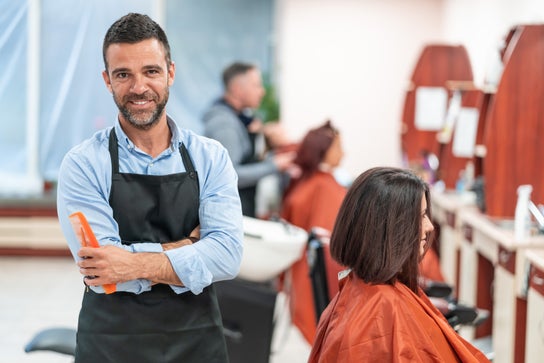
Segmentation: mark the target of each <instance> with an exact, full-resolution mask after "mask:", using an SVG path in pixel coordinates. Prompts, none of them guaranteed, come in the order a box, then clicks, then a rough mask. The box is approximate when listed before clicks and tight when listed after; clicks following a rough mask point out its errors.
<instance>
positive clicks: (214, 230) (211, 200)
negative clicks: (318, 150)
mask: <svg viewBox="0 0 544 363" xmlns="http://www.w3.org/2000/svg"><path fill="white" fill-rule="evenodd" d="M168 125H169V127H170V130H171V131H172V142H171V144H170V147H169V148H168V149H167V150H164V151H163V152H162V153H161V154H160V155H159V156H157V157H155V158H152V157H151V156H150V155H148V154H146V153H144V152H143V151H142V150H140V149H138V148H137V147H136V146H135V145H134V143H132V141H130V139H129V138H128V137H127V135H126V134H125V133H124V132H123V130H122V128H121V126H120V125H119V123H118V122H116V124H115V126H114V127H115V132H116V134H117V136H118V140H119V172H121V173H134V174H146V175H165V174H173V173H180V172H184V171H185V167H184V165H183V162H182V159H181V156H180V152H179V148H180V146H181V143H182V142H183V143H184V144H185V147H186V148H187V150H188V152H189V155H190V157H191V159H192V161H193V164H194V167H195V170H196V172H197V173H198V181H199V185H200V209H199V218H200V237H201V239H200V240H199V241H198V243H195V244H192V245H187V246H184V247H180V248H176V249H172V250H169V251H165V252H164V253H165V254H166V255H167V256H168V258H169V260H170V262H171V264H172V267H173V268H174V271H175V273H176V274H177V275H178V277H179V278H180V280H181V281H182V282H183V284H184V285H185V287H180V286H172V289H173V290H174V291H175V292H177V293H182V292H186V291H188V290H191V291H192V292H193V293H195V294H199V293H200V292H202V290H203V289H204V288H205V287H206V286H208V285H210V284H211V283H212V282H214V281H219V280H225V279H230V278H233V277H235V276H236V274H237V273H238V270H239V266H240V261H241V258H242V238H243V230H242V211H241V207H240V198H239V196H238V187H237V180H238V178H237V175H236V172H235V171H234V168H233V166H232V163H231V161H230V159H229V157H228V153H227V152H226V150H225V149H224V148H223V147H222V146H221V145H220V144H219V143H218V142H216V141H214V140H211V139H208V138H205V137H202V136H199V135H196V134H195V133H193V132H191V131H189V130H185V129H180V128H178V127H177V126H176V124H175V123H174V122H173V121H172V120H171V119H170V118H168ZM110 130H111V128H108V129H104V130H101V131H98V132H97V133H95V134H94V135H93V136H92V137H91V138H90V139H88V140H86V141H84V142H82V143H81V144H80V145H78V146H76V147H74V148H73V149H72V150H70V151H69V152H68V153H67V154H66V156H65V157H64V160H63V162H62V164H61V167H60V171H59V178H58V190H57V212H58V216H59V221H60V225H61V228H62V230H63V233H64V236H65V237H66V240H67V242H68V245H69V247H70V251H71V252H72V254H73V256H74V258H75V259H76V261H77V260H79V257H78V256H77V252H78V251H79V249H80V244H79V242H78V240H77V238H76V236H75V233H74V232H73V230H72V227H71V224H70V220H69V218H68V216H69V215H70V214H72V213H74V212H77V211H79V212H82V213H83V214H85V216H86V217H87V220H88V221H89V224H90V225H91V228H92V229H93V231H94V233H95V235H96V237H97V239H98V242H99V243H100V245H114V246H118V247H122V248H124V249H126V250H128V251H131V252H163V251H162V247H161V245H160V244H159V243H152V242H149V243H146V242H144V243H135V244H132V245H130V246H126V245H123V244H122V243H121V239H120V237H119V227H118V225H117V222H116V221H115V219H114V218H113V211H112V208H111V206H110V205H109V202H108V200H109V195H110V190H111V173H112V170H111V168H112V167H111V159H110V153H109V151H108V140H109V134H110ZM134 198H138V196H134ZM126 213H130V208H127V210H126ZM91 288H92V289H93V290H94V291H96V292H103V289H102V288H101V287H91ZM150 289H151V281H149V280H145V279H138V280H133V281H127V282H124V283H119V284H117V291H127V292H133V293H136V294H139V293H142V292H144V291H148V290H150Z"/></svg>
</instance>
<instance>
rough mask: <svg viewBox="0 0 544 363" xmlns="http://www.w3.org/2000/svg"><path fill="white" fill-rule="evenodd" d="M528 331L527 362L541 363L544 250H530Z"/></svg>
mask: <svg viewBox="0 0 544 363" xmlns="http://www.w3.org/2000/svg"><path fill="white" fill-rule="evenodd" d="M526 257H527V259H528V262H529V263H530V268H529V271H528V272H529V275H528V281H527V282H528V285H529V290H528V292H527V329H526V336H525V362H527V363H529V362H541V361H542V357H544V250H529V251H527V253H526Z"/></svg>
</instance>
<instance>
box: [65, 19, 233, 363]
mask: <svg viewBox="0 0 544 363" xmlns="http://www.w3.org/2000/svg"><path fill="white" fill-rule="evenodd" d="M103 57H104V64H105V70H104V71H103V73H102V76H103V78H104V82H105V84H106V87H107V88H108V89H109V91H110V92H111V93H112V95H113V99H114V101H115V104H116V105H117V107H118V108H119V114H118V117H117V121H116V123H115V125H114V126H113V127H110V128H107V129H104V130H101V131H99V132H97V133H96V134H95V135H94V136H92V137H91V138H90V139H88V140H86V141H84V142H83V143H81V144H80V145H78V146H76V147H75V148H73V149H72V150H71V151H69V152H68V153H67V155H66V156H65V158H64V160H63V162H62V165H61V168H60V173H59V180H58V200H57V206H58V207H57V208H58V216H59V220H60V223H61V226H62V229H63V232H64V235H65V237H66V239H67V241H68V244H69V247H70V250H71V251H72V254H73V255H74V258H75V260H76V262H77V265H78V266H79V271H80V273H81V274H82V275H83V276H84V283H85V285H87V288H86V289H85V293H84V296H83V302H82V307H81V311H80V315H79V322H78V335H77V348H76V362H79V363H80V362H116V363H118V362H206V363H208V362H221V363H223V362H226V361H228V359H227V353H226V345H225V341H224V337H223V330H222V323H221V316H220V313H219V308H218V304H217V298H216V295H215V290H214V287H213V284H212V283H213V282H215V281H219V280H225V279H232V278H234V276H236V274H237V273H238V270H239V265H240V261H241V255H242V213H241V206H240V200H239V197H238V192H237V175H236V172H235V171H234V168H233V166H232V164H231V161H230V159H229V157H228V154H227V152H226V150H225V149H224V148H223V147H222V146H221V145H220V144H219V143H218V142H216V141H213V140H210V139H207V138H204V137H202V136H198V135H196V134H194V133H193V132H191V131H188V130H185V129H181V128H179V127H178V126H177V125H176V123H175V122H174V121H173V120H172V119H171V118H170V117H169V116H167V114H166V111H165V106H166V103H167V101H168V94H169V87H170V86H171V85H172V83H173V81H174V76H175V65H174V63H173V62H172V61H171V58H170V46H169V44H168V40H167V38H166V35H165V33H164V31H163V30H162V29H161V28H160V26H159V25H158V24H157V23H155V22H154V21H153V20H151V19H150V18H149V17H148V16H146V15H141V14H134V13H131V14H128V15H126V16H124V17H122V18H120V19H119V20H117V21H116V22H115V23H114V24H113V25H112V26H111V27H110V28H109V30H108V31H107V33H106V36H105V38H104V44H103ZM74 212H82V213H83V214H84V215H85V216H86V217H87V219H88V221H89V224H90V225H91V227H92V229H93V230H94V233H95V235H96V237H97V239H98V241H99V244H100V247H99V248H89V247H81V246H80V244H79V242H78V240H77V238H76V235H75V233H74V232H73V230H72V226H71V224H70V219H69V216H70V215H71V214H72V213H74ZM105 284H115V285H116V291H115V292H114V293H111V294H105V293H104V289H103V288H102V287H101V286H102V285H105Z"/></svg>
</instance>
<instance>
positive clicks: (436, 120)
mask: <svg viewBox="0 0 544 363" xmlns="http://www.w3.org/2000/svg"><path fill="white" fill-rule="evenodd" d="M447 104H448V92H447V91H446V89H445V88H443V87H418V88H417V90H416V106H415V122H414V124H415V126H416V128H417V129H418V130H421V131H438V130H441V129H442V127H443V125H444V120H445V119H446V109H447Z"/></svg>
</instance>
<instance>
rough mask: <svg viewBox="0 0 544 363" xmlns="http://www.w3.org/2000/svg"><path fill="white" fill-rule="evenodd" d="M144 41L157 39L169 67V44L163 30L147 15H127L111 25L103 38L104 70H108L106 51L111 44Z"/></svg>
mask: <svg viewBox="0 0 544 363" xmlns="http://www.w3.org/2000/svg"><path fill="white" fill-rule="evenodd" d="M146 39H157V40H158V41H159V42H160V43H161V44H162V46H163V47H164V53H165V58H166V64H167V65H170V64H171V63H172V57H171V54H170V44H169V43H168V38H167V37H166V33H165V32H164V30H163V29H162V28H161V27H160V25H159V24H157V23H156V22H155V21H153V19H151V18H150V17H149V16H147V15H144V14H137V13H129V14H127V15H125V16H123V17H121V18H120V19H119V20H117V21H116V22H115V23H113V24H112V25H111V26H110V28H109V29H108V31H107V32H106V35H105V36H104V44H103V45H102V57H103V58H104V66H105V67H106V70H107V69H108V62H107V61H106V51H107V50H108V47H109V46H110V45H111V44H114V43H130V44H134V43H138V42H141V41H142V40H146Z"/></svg>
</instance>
